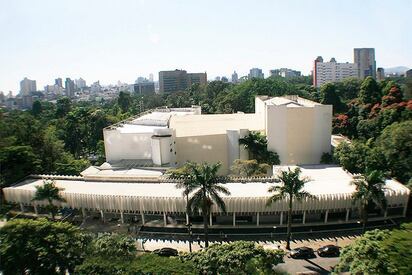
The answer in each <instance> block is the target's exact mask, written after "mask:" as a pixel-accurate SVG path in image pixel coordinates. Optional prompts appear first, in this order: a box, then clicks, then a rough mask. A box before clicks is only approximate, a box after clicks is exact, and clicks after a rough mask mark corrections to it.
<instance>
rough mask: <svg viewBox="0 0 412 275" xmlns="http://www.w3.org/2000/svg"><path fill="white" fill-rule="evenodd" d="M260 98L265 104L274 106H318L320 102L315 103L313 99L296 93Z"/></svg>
mask: <svg viewBox="0 0 412 275" xmlns="http://www.w3.org/2000/svg"><path fill="white" fill-rule="evenodd" d="M261 99H262V100H263V101H264V102H265V104H266V105H275V106H283V105H284V106H286V107H290V108H296V107H314V106H320V105H322V104H320V103H317V102H315V101H311V100H308V99H305V98H301V97H299V96H297V95H285V96H279V97H272V98H270V97H267V98H264V97H261Z"/></svg>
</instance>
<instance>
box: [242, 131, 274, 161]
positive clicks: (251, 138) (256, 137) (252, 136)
mask: <svg viewBox="0 0 412 275" xmlns="http://www.w3.org/2000/svg"><path fill="white" fill-rule="evenodd" d="M239 144H242V145H243V146H244V148H245V149H247V150H248V151H249V158H250V159H256V160H257V161H258V163H259V164H260V163H267V164H272V165H277V164H279V163H280V160H279V155H278V154H277V153H276V152H272V151H269V150H268V149H267V145H268V141H267V138H266V136H265V135H263V134H261V133H260V132H250V133H249V135H247V136H245V137H243V138H240V139H239Z"/></svg>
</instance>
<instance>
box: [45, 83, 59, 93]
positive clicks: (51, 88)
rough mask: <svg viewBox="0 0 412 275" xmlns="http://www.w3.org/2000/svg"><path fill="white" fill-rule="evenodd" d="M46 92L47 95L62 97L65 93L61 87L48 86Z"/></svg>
mask: <svg viewBox="0 0 412 275" xmlns="http://www.w3.org/2000/svg"><path fill="white" fill-rule="evenodd" d="M44 92H45V93H46V94H55V95H60V94H62V93H63V88H62V87H60V86H59V85H56V84H55V85H46V86H44Z"/></svg>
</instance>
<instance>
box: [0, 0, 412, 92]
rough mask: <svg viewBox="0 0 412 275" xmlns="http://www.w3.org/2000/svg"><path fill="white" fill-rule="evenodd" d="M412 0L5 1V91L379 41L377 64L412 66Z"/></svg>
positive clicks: (296, 56)
mask: <svg viewBox="0 0 412 275" xmlns="http://www.w3.org/2000/svg"><path fill="white" fill-rule="evenodd" d="M411 11H412V1H408V0H404V1H402V0H397V1H390V2H389V1H371V0H369V1H344V2H342V1H320V0H319V1H305V2H303V1H256V2H251V1H224V2H221V1H207V2H194V1H153V0H152V1H116V2H115V1H95V0H93V1H78V0H76V1H64V2H63V1H27V0H25V1H23V0H22V1H4V0H3V1H2V2H1V3H0V37H1V39H2V42H3V43H0V64H1V67H0V91H3V92H4V93H7V92H8V91H9V90H11V91H13V93H14V94H16V93H17V92H18V91H19V83H20V81H21V80H22V79H23V78H24V77H28V78H30V79H35V80H36V81H37V88H38V89H39V90H41V89H43V87H44V86H45V85H47V84H54V79H55V78H57V77H61V78H63V79H64V78H66V77H71V78H72V79H77V78H79V77H82V78H83V79H85V80H86V81H87V84H88V85H90V84H91V83H92V82H94V81H97V80H100V81H101V83H103V84H110V83H116V82H117V81H119V80H120V81H121V82H126V83H133V82H134V81H135V80H136V78H137V77H138V76H145V77H148V76H149V74H150V73H153V75H154V77H155V79H157V78H158V72H159V71H161V70H173V69H185V70H187V71H188V72H207V74H208V78H209V79H214V78H215V77H216V76H226V77H228V78H230V75H231V74H232V72H233V71H234V70H236V71H237V72H238V74H239V76H242V75H246V74H247V73H248V71H249V69H250V68H252V67H258V68H261V69H263V71H264V73H265V76H267V75H268V71H269V70H270V69H276V68H281V67H287V68H291V69H295V70H300V71H302V73H303V74H309V73H310V71H311V69H312V62H313V60H314V59H315V58H316V57H317V56H319V55H321V56H323V58H324V60H326V61H328V60H329V59H330V58H331V57H335V58H336V60H337V61H338V62H353V48H360V47H370V48H375V53H376V63H377V67H384V68H388V67H395V66H406V67H409V68H411V67H412V52H411V49H412V33H411V30H410V22H409V17H410V13H411Z"/></svg>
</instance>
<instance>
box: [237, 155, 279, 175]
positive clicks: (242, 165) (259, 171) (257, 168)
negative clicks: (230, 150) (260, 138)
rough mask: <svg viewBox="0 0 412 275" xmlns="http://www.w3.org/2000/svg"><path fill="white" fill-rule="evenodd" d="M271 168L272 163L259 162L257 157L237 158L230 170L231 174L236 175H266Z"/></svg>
mask: <svg viewBox="0 0 412 275" xmlns="http://www.w3.org/2000/svg"><path fill="white" fill-rule="evenodd" d="M270 168H271V167H270V165H268V164H266V163H262V164H259V163H258V162H257V160H255V159H251V160H240V159H237V160H235V161H234V162H233V165H232V166H231V168H230V171H231V175H232V176H236V177H266V176H268V170H269V169H270Z"/></svg>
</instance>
